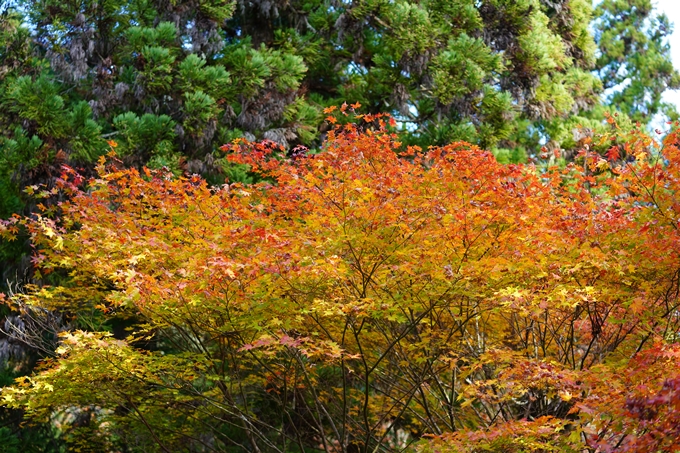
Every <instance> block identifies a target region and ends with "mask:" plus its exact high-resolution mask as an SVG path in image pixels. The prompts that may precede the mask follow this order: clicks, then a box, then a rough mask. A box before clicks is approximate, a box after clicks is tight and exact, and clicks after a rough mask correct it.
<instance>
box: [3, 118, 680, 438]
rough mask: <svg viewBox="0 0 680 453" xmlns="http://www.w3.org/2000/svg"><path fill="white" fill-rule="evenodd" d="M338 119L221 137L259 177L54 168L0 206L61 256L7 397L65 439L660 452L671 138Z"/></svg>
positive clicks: (677, 169)
mask: <svg viewBox="0 0 680 453" xmlns="http://www.w3.org/2000/svg"><path fill="white" fill-rule="evenodd" d="M352 110H353V108H351V107H348V106H346V105H345V106H343V107H342V108H341V109H340V112H339V114H338V113H337V112H334V111H333V109H327V114H329V115H330V116H329V118H328V119H329V121H331V122H334V121H336V117H335V116H333V115H336V114H337V115H338V117H339V118H341V119H343V120H344V119H345V118H344V117H343V116H342V114H348V113H351V111H352ZM354 119H355V122H350V123H348V124H345V125H343V126H339V127H338V129H336V130H334V131H331V132H330V133H329V137H328V141H327V143H326V145H325V146H324V148H323V149H322V150H321V152H319V153H316V154H313V153H309V152H306V150H305V149H304V148H298V149H297V150H296V152H295V153H293V155H292V157H287V155H286V153H285V152H284V151H283V150H282V149H281V148H280V146H279V145H276V144H275V143H273V142H262V143H246V142H235V143H233V144H232V145H229V146H225V152H227V153H228V156H229V159H231V160H232V161H234V162H237V163H239V164H243V165H248V166H249V167H250V169H251V171H253V172H255V173H258V174H259V175H260V177H261V180H262V182H260V183H258V184H253V185H243V184H240V183H232V184H226V185H224V186H222V187H210V186H209V185H208V184H207V183H206V182H205V181H204V180H203V179H201V178H200V177H198V176H194V177H186V178H184V177H181V178H178V177H173V176H172V175H171V174H168V173H165V172H163V171H152V170H148V169H144V170H143V171H142V172H141V173H140V172H138V171H136V170H134V169H132V170H131V169H123V168H122V167H121V166H120V165H119V164H118V163H117V161H116V158H115V156H111V157H110V158H109V159H108V160H106V159H102V160H101V161H100V164H99V166H98V168H97V171H98V176H97V177H95V178H94V179H92V180H90V181H85V180H84V178H83V177H81V176H80V175H78V174H77V173H76V172H75V171H73V170H71V169H69V168H68V167H65V169H64V172H63V174H62V175H61V177H60V179H59V189H58V190H59V191H61V192H62V193H64V192H65V193H68V194H69V200H70V201H66V202H63V203H62V204H61V212H62V214H61V218H60V220H59V221H57V220H54V219H53V218H51V217H50V216H48V215H38V216H35V217H33V218H31V219H21V218H19V217H13V218H12V219H10V220H8V221H3V223H2V224H1V226H0V229H1V230H2V234H3V235H4V236H5V237H6V238H11V237H12V236H14V235H16V234H17V232H18V229H19V227H20V226H24V227H26V228H27V229H28V231H29V232H30V234H31V237H32V240H33V243H34V244H35V245H36V247H37V248H36V255H35V258H34V259H35V261H36V262H37V263H38V266H39V267H38V268H39V272H40V276H41V277H44V278H47V277H48V276H49V275H50V274H52V273H55V272H56V273H62V274H63V275H67V276H68V279H67V280H66V281H65V282H63V283H62V284H61V285H60V286H49V285H42V286H40V287H29V288H28V290H27V291H26V292H25V293H23V294H16V295H14V297H12V298H11V299H10V300H8V301H7V303H8V304H11V305H13V306H14V307H19V308H21V309H23V310H28V311H30V310H41V311H49V312H53V313H60V314H61V315H62V316H63V317H64V319H67V320H68V322H69V326H70V328H65V329H64V331H63V332H61V333H59V338H58V341H57V342H55V343H54V345H53V347H54V349H53V351H54V352H53V354H52V356H51V357H50V358H48V359H46V360H45V361H44V362H43V363H42V365H41V367H40V368H39V370H38V371H37V372H36V373H34V374H33V375H31V376H26V377H23V378H18V379H17V381H16V382H15V384H14V385H13V386H11V387H5V388H3V390H2V393H1V399H2V403H3V404H4V405H5V406H8V407H12V408H20V409H23V410H24V411H25V413H26V416H27V417H28V419H29V420H35V421H49V420H51V421H52V422H53V423H54V422H57V423H58V424H59V427H60V429H61V430H62V432H63V436H64V437H65V438H66V439H68V441H69V442H70V443H71V444H72V445H74V446H75V447H74V448H80V449H81V450H82V451H115V449H116V448H121V445H124V446H125V448H126V449H128V451H165V452H168V451H231V450H232V449H233V448H242V449H246V450H252V451H257V452H264V451H282V452H283V451H298V450H299V451H305V450H310V449H320V450H325V451H333V452H357V451H360V452H368V451H401V450H402V449H404V448H411V449H415V450H417V451H420V452H430V451H432V452H434V451H439V452H461V451H466V452H477V451H497V452H509V451H510V452H512V451H516V452H520V451H522V452H526V451H536V452H538V451H541V452H542V451H584V450H590V451H613V450H615V449H617V448H625V449H627V451H649V448H652V449H654V450H658V451H671V449H672V448H673V439H675V436H676V435H677V428H676V427H675V425H674V424H673V423H672V420H675V419H676V418H677V416H678V415H677V410H678V409H677V408H678V403H677V401H678V393H677V392H678V391H677V387H678V385H677V377H678V376H677V373H676V372H675V370H676V369H677V365H679V364H680V363H678V362H679V360H680V349H678V347H677V346H676V341H677V335H678V329H679V328H680V317H679V316H678V305H679V304H678V292H679V281H678V280H679V279H678V275H680V261H679V260H680V253H678V252H679V251H680V234H679V232H678V220H680V202H679V201H678V200H677V197H676V193H677V190H678V188H679V185H680V150H679V149H678V146H677V135H676V134H675V133H671V134H669V135H668V137H667V138H666V139H665V141H664V144H663V146H659V145H657V144H656V143H655V142H654V141H653V140H652V139H651V138H649V137H648V136H646V135H645V134H644V133H642V132H637V133H635V134H633V135H630V136H627V141H626V143H625V144H622V145H620V148H621V149H620V150H619V149H618V148H616V149H612V148H607V147H606V146H605V145H606V144H607V143H612V138H615V137H616V136H617V134H618V133H619V132H618V131H617V129H616V127H617V126H616V123H615V121H614V119H613V118H610V120H611V121H610V123H611V132H609V133H608V134H605V135H602V136H596V137H594V138H593V139H592V141H591V142H590V143H589V144H587V146H585V147H584V148H583V151H582V153H581V154H580V155H579V157H578V159H577V161H579V162H581V164H571V165H569V166H567V167H566V168H564V169H558V168H548V169H539V168H536V167H534V166H531V165H501V164H499V163H498V162H497V161H496V159H495V158H494V157H493V155H492V154H491V153H489V152H487V151H483V150H481V149H479V148H478V147H476V146H474V145H470V144H466V143H462V142H459V143H453V144H450V145H447V146H443V147H436V148H430V149H429V150H428V151H422V150H420V149H419V148H417V147H411V146H404V145H402V144H401V143H399V142H398V141H397V138H396V136H394V135H392V134H391V133H390V132H389V127H388V125H387V124H386V122H387V121H393V120H391V119H389V118H388V117H385V116H380V115H377V116H376V115H365V116H364V115H356V116H355V117H354ZM616 146H618V145H616ZM598 150H602V151H598ZM58 190H57V189H54V190H53V191H41V190H40V189H39V188H37V187H35V188H29V191H34V192H36V193H37V194H38V195H39V196H40V197H50V196H53V195H54V193H57V192H58ZM121 323H122V324H124V325H125V326H127V330H121V329H118V330H116V329H114V328H113V327H112V326H114V325H120V324H121ZM668 420H671V422H669V421H668Z"/></svg>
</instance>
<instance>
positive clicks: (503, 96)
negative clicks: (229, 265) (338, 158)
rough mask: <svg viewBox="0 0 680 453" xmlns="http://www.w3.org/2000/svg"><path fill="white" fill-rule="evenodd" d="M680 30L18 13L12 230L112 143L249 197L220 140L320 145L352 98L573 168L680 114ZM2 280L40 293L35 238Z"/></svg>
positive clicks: (3, 185)
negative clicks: (601, 141)
mask: <svg viewBox="0 0 680 453" xmlns="http://www.w3.org/2000/svg"><path fill="white" fill-rule="evenodd" d="M670 32H671V26H670V24H669V23H668V20H667V19H666V18H665V17H664V16H659V15H657V14H656V13H655V12H654V11H653V8H652V4H651V1H650V0H635V1H619V0H605V1H602V2H600V3H599V4H598V6H597V7H596V8H593V6H592V4H591V2H590V1H588V0H570V1H566V0H565V1H561V0H554V1H553V0H520V1H510V0H489V1H486V0H484V1H475V0H431V1H427V0H424V1H408V0H396V1H395V0H360V1H343V0H253V1H246V0H236V1H230V0H195V1H182V0H138V1H137V0H134V1H127V0H81V1H75V0H74V1H72V0H66V1H64V0H40V1H28V0H16V1H13V0H10V1H5V2H3V3H2V6H0V218H2V219H6V218H8V217H10V216H11V215H12V214H15V213H18V214H24V215H27V214H31V213H33V212H36V209H37V204H38V202H36V201H35V200H33V199H32V198H31V197H29V196H28V195H27V194H26V193H24V192H23V189H24V188H25V187H26V186H32V185H40V184H44V185H45V186H46V188H47V189H52V188H53V187H54V183H55V179H56V177H57V176H58V175H59V173H60V172H61V167H62V165H64V164H68V165H71V166H74V167H76V168H78V169H79V170H80V171H81V172H82V173H83V174H84V175H86V176H87V175H92V174H93V173H92V169H93V167H94V163H95V162H96V161H97V159H98V157H100V156H102V155H105V154H106V153H108V152H109V151H110V149H111V146H110V143H109V142H110V141H115V143H116V148H115V149H116V153H117V155H118V157H119V158H120V159H121V161H122V162H123V163H124V165H127V166H132V167H136V168H142V167H143V166H147V167H150V168H161V167H167V168H169V169H170V170H171V171H172V172H173V173H174V174H176V175H179V174H183V173H184V174H193V173H198V174H200V175H201V176H203V177H205V178H206V179H207V180H208V181H209V183H211V184H221V183H223V182H224V181H239V182H250V181H252V177H253V176H252V175H251V174H249V173H248V172H247V171H246V169H245V167H244V166H241V165H236V164H233V163H230V162H228V161H227V160H226V159H225V158H224V153H223V152H222V151H220V150H219V147H220V146H221V145H223V144H225V143H228V142H230V141H231V140H233V139H235V138H238V137H245V138H247V139H249V140H271V141H273V142H276V143H278V144H281V145H283V146H284V148H285V149H287V150H290V151H292V150H293V149H294V148H295V147H296V146H297V145H305V146H308V147H310V148H318V147H320V146H321V145H322V143H323V142H324V139H325V135H326V133H327V131H328V125H327V123H326V122H325V115H324V113H323V111H324V109H325V108H327V107H329V106H334V105H340V104H342V103H343V102H348V103H355V102H358V103H360V104H361V105H362V107H361V109H362V112H365V113H378V112H388V113H391V114H392V115H393V116H394V117H395V118H396V119H397V124H396V128H397V129H398V130H399V131H400V134H401V140H402V141H403V143H404V144H412V145H420V146H422V147H423V148H426V147H427V146H430V145H445V144H447V143H450V142H452V141H457V140H464V141H468V142H471V143H474V144H478V145H480V146H482V147H484V148H485V149H489V150H491V151H492V152H493V153H494V154H495V155H496V157H497V159H498V160H499V161H501V162H521V161H524V160H526V159H528V158H532V159H537V160H542V159H543V160H546V161H555V160H557V161H560V160H564V159H567V160H569V159H571V158H573V156H574V155H575V154H576V152H577V150H578V149H579V145H580V144H582V142H583V140H585V139H587V137H588V136H589V135H590V133H591V132H592V131H595V132H596V131H598V130H604V129H605V128H607V127H609V126H608V125H607V117H606V112H609V111H611V112H617V114H618V117H617V124H618V127H619V128H620V129H621V131H622V134H625V133H626V132H627V131H631V130H632V129H633V127H634V125H635V123H636V122H639V123H641V124H642V125H643V126H646V125H648V124H649V123H650V121H651V120H652V118H653V117H654V116H655V115H656V114H661V115H662V116H663V117H664V118H668V119H676V118H677V112H675V110H674V108H673V107H672V106H670V105H666V104H664V103H663V102H662V101H661V95H662V93H663V92H664V91H665V90H666V89H669V88H670V89H673V88H678V87H680V75H678V73H677V72H676V71H675V70H674V69H673V66H672V64H671V61H670V54H669V47H668V44H667V39H666V38H667V36H668V34H669V33H670ZM622 136H623V135H622ZM607 146H609V143H608V144H607ZM57 201H59V200H57ZM53 202H54V201H53ZM49 213H50V211H49V209H48V213H47V215H49ZM0 274H1V275H0V277H1V279H2V281H1V282H0V285H2V289H3V290H5V291H10V290H18V289H19V288H20V287H21V285H23V284H25V283H29V282H31V281H33V282H35V281H36V280H35V279H34V277H33V276H32V275H31V273H30V248H29V246H28V236H27V235H26V234H21V232H20V234H19V238H18V240H15V241H11V242H10V241H5V240H2V242H0ZM52 278H58V277H54V276H53V277H52ZM4 314H7V313H4ZM26 346H27V345H25V344H20V343H13V342H12V341H10V340H8V339H6V338H3V339H2V340H0V361H2V362H3V363H5V364H6V366H5V372H4V374H3V379H4V381H3V382H6V383H8V382H10V381H11V378H12V377H13V376H15V375H17V374H21V373H26V372H27V370H29V369H30V368H31V367H32V364H33V363H34V362H35V360H36V359H37V358H40V357H44V356H45V355H46V353H45V352H44V351H42V352H41V351H39V350H37V349H35V348H27V347H26ZM20 415H21V414H19V413H17V412H5V413H4V415H3V417H5V418H4V420H6V423H9V425H8V426H10V427H12V428H11V429H10V431H12V430H15V431H16V428H17V427H18V423H19V420H20ZM31 429H33V430H34V431H30V430H29V429H26V430H24V432H23V436H24V437H23V438H24V439H26V438H28V437H29V436H31V435H35V436H37V437H39V438H41V439H43V441H44V442H47V440H46V439H49V438H50V434H49V429H51V428H49V427H37V428H31ZM2 432H5V431H2ZM8 432H9V431H8ZM1 439H2V438H0V441H1ZM8 439H9V438H8ZM41 442H42V441H41ZM50 442H54V441H53V440H50ZM29 443H30V442H29ZM33 444H35V445H41V446H40V447H36V448H40V450H39V451H48V447H47V446H46V445H47V444H44V443H43V444H41V443H40V442H37V441H36V442H33ZM5 445H12V441H10V440H8V441H7V443H5ZM7 448H10V447H7ZM50 448H52V447H50ZM53 448H55V449H58V448H61V447H59V446H58V445H57V444H54V446H53ZM36 451H38V450H36Z"/></svg>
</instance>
